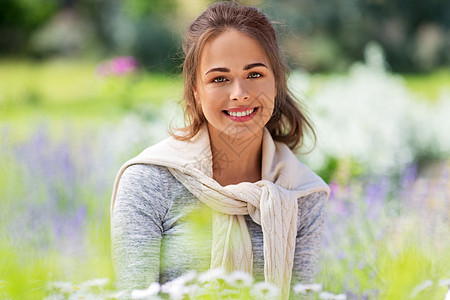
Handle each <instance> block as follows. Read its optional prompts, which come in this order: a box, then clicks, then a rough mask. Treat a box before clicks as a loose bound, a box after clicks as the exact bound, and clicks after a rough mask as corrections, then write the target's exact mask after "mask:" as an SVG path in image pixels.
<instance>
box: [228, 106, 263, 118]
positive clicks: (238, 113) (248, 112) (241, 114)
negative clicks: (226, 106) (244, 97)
mask: <svg viewBox="0 0 450 300" xmlns="http://www.w3.org/2000/svg"><path fill="white" fill-rule="evenodd" d="M257 109H258V108H257V107H254V108H251V109H248V110H245V111H228V110H224V111H223V112H224V113H226V114H227V115H229V116H232V117H246V116H249V115H251V114H252V113H254V112H255V111H256V110H257Z"/></svg>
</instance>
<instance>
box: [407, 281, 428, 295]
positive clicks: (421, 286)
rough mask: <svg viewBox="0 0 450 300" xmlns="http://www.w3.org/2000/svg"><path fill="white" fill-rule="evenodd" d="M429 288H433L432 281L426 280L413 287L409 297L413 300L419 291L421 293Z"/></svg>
mask: <svg viewBox="0 0 450 300" xmlns="http://www.w3.org/2000/svg"><path fill="white" fill-rule="evenodd" d="M430 286H433V281H431V280H426V281H424V282H422V283H421V284H419V285H417V286H416V287H414V289H413V290H412V292H411V295H410V297H411V298H414V297H416V296H417V294H419V293H420V292H421V291H423V290H424V289H426V288H429V287H430Z"/></svg>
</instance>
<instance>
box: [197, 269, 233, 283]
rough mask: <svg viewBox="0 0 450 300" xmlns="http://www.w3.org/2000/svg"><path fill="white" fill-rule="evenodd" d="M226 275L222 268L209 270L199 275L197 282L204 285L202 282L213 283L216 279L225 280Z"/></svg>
mask: <svg viewBox="0 0 450 300" xmlns="http://www.w3.org/2000/svg"><path fill="white" fill-rule="evenodd" d="M226 275H227V274H226V272H225V270H224V269H222V268H215V269H210V270H208V271H206V272H205V273H203V274H201V275H200V276H199V277H198V281H199V282H200V283H204V282H208V281H215V280H218V279H223V280H225V278H226Z"/></svg>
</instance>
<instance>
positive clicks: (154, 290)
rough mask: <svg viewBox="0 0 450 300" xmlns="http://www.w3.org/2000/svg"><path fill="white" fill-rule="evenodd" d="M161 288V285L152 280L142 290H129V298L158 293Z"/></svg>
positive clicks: (139, 297) (143, 297) (144, 296)
mask: <svg viewBox="0 0 450 300" xmlns="http://www.w3.org/2000/svg"><path fill="white" fill-rule="evenodd" d="M160 290H161V287H160V285H159V283H157V282H153V283H152V284H150V285H149V287H148V288H146V289H144V290H133V291H132V292H131V299H146V298H149V297H151V296H156V295H158V293H159V291H160Z"/></svg>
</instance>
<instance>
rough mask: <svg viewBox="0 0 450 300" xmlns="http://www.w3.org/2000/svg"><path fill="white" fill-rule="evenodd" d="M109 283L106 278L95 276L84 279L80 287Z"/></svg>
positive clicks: (101, 285)
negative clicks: (95, 277) (94, 277)
mask: <svg viewBox="0 0 450 300" xmlns="http://www.w3.org/2000/svg"><path fill="white" fill-rule="evenodd" d="M108 283H109V279H108V278H97V279H91V280H88V281H85V282H83V283H81V284H80V288H91V287H103V286H105V285H107V284H108Z"/></svg>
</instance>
